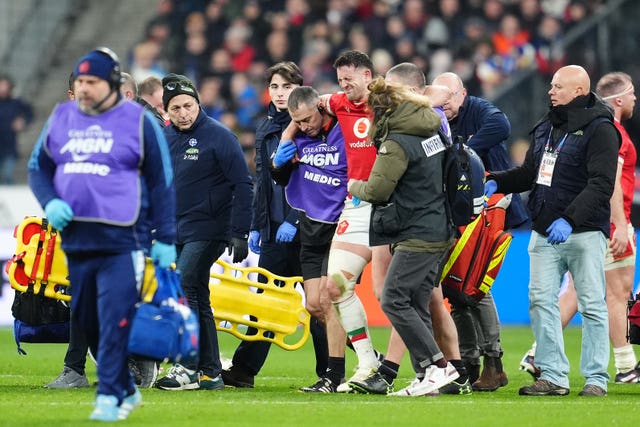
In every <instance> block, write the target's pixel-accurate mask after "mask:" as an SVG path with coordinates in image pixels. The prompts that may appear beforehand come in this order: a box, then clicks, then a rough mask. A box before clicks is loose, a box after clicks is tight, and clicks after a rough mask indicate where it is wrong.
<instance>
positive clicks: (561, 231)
mask: <svg viewBox="0 0 640 427" xmlns="http://www.w3.org/2000/svg"><path fill="white" fill-rule="evenodd" d="M572 231H573V227H571V225H570V224H569V223H568V222H567V220H566V219H564V218H558V219H556V220H555V221H553V222H552V223H551V225H550V226H549V228H547V233H549V237H547V242H548V243H550V244H552V245H555V244H558V243H562V242H565V241H566V240H567V239H568V238H569V234H571V232H572Z"/></svg>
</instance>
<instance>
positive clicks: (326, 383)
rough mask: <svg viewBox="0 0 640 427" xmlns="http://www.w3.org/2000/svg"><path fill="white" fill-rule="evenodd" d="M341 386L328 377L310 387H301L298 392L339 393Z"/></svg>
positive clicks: (320, 379)
mask: <svg viewBox="0 0 640 427" xmlns="http://www.w3.org/2000/svg"><path fill="white" fill-rule="evenodd" d="M339 385H340V384H336V383H334V382H333V381H331V380H330V379H329V378H327V377H322V378H319V379H318V382H316V383H315V384H313V385H310V386H308V387H300V388H299V389H298V390H299V391H302V392H304V393H337V392H338V386H339Z"/></svg>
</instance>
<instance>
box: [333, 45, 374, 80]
mask: <svg viewBox="0 0 640 427" xmlns="http://www.w3.org/2000/svg"><path fill="white" fill-rule="evenodd" d="M345 66H346V67H349V66H353V67H355V68H360V67H364V68H367V69H368V70H369V71H371V74H372V75H373V72H374V70H373V62H372V61H371V58H369V55H367V54H366V53H364V52H360V51H359V50H350V51H347V52H344V53H343V54H342V55H340V56H339V57H338V58H337V59H336V62H334V63H333V68H339V67H345Z"/></svg>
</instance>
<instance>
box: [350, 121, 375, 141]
mask: <svg viewBox="0 0 640 427" xmlns="http://www.w3.org/2000/svg"><path fill="white" fill-rule="evenodd" d="M370 128H371V122H370V121H369V118H368V117H360V118H359V119H358V120H356V122H355V123H354V124H353V134H354V135H355V136H356V137H358V138H366V137H367V136H368V135H369V129H370Z"/></svg>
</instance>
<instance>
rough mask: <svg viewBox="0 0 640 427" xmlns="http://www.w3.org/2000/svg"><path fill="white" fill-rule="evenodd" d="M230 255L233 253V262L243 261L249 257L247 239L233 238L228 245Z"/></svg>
mask: <svg viewBox="0 0 640 427" xmlns="http://www.w3.org/2000/svg"><path fill="white" fill-rule="evenodd" d="M227 250H228V253H229V255H231V254H232V253H233V262H234V263H235V262H240V261H243V260H244V259H245V258H246V257H247V255H249V246H248V245H247V240H246V239H241V238H239V237H232V238H231V241H230V242H229V244H228V245H227Z"/></svg>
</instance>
